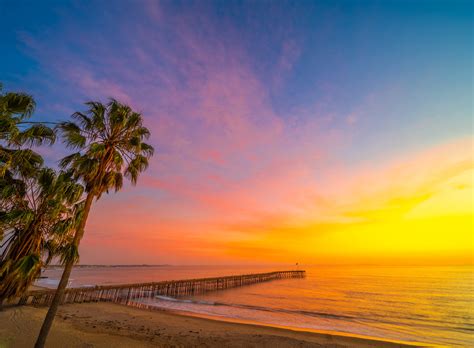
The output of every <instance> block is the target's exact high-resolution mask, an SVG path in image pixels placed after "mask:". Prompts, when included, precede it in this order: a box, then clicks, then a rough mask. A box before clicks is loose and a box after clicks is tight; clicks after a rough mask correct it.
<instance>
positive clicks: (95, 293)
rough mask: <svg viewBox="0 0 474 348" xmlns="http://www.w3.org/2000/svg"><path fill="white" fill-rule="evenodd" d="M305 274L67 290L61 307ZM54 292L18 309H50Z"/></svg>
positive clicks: (30, 296) (28, 299) (25, 299)
mask: <svg viewBox="0 0 474 348" xmlns="http://www.w3.org/2000/svg"><path fill="white" fill-rule="evenodd" d="M305 275H306V272H305V271H278V272H269V273H257V274H244V275H235V276H225V277H215V278H201V279H185V280H169V281H161V282H154V283H137V284H124V285H104V286H95V287H80V288H69V289H66V291H65V294H64V298H63V301H62V304H65V303H82V302H115V303H121V304H128V305H136V306H140V304H139V303H138V302H136V301H134V300H138V299H144V298H154V297H155V296H169V297H181V296H190V295H194V294H202V293H204V292H208V291H216V290H223V289H229V288H235V287H240V286H244V285H250V284H256V283H262V282H267V281H270V280H275V279H286V278H304V277H305ZM54 292H55V290H54V289H51V290H34V291H29V292H27V293H26V294H25V295H23V296H22V297H21V298H19V300H18V302H17V304H18V305H33V306H48V305H50V303H51V301H52V299H53V296H54Z"/></svg>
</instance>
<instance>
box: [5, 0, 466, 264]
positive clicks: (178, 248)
mask: <svg viewBox="0 0 474 348" xmlns="http://www.w3.org/2000/svg"><path fill="white" fill-rule="evenodd" d="M0 42H1V48H2V49H1V54H0V81H1V82H2V83H3V86H4V90H7V91H24V92H27V93H30V94H32V95H33V96H34V97H35V99H36V101H37V109H36V113H35V116H34V118H35V119H36V120H43V121H60V120H66V119H68V118H69V117H70V115H71V114H72V113H73V112H74V111H84V110H85V107H84V102H86V101H89V100H98V101H106V100H107V98H109V97H114V98H116V99H118V100H120V101H122V102H124V103H127V104H129V105H130V106H132V107H133V108H134V110H137V111H139V112H141V113H142V114H143V116H144V121H145V125H146V126H147V127H148V128H149V129H150V130H151V133H152V136H151V139H150V142H151V143H152V145H153V146H154V147H155V150H156V152H155V155H154V157H153V158H152V160H151V163H150V167H149V169H148V170H147V171H146V172H145V173H144V174H142V176H141V177H140V179H139V183H138V185H137V186H135V187H132V186H130V185H126V186H125V188H124V189H123V190H122V191H120V192H119V193H117V194H109V195H106V196H103V197H102V198H101V199H100V200H99V201H97V202H96V203H95V205H94V206H93V211H92V213H91V215H90V218H89V221H88V223H87V226H86V233H85V237H84V239H83V241H82V242H81V248H80V254H81V263H83V264H125V263H130V264H142V263H148V264H162V263H166V264H257V263H258V264H262V263H266V264H268V263H278V264H293V263H295V262H299V263H300V264H427V265H431V264H450V265H451V264H472V263H474V242H473V234H472V230H473V211H474V209H473V208H474V207H473V195H474V192H473V185H474V151H473V150H474V135H473V112H472V111H473V110H472V100H473V97H474V94H473V85H472V76H473V75H472V73H473V71H472V64H473V53H472V47H473V7H472V3H471V2H470V1H416V0H414V1H402V0H400V1H388V0H386V1H309V0H307V1H263V0H260V1H230V0H228V1H204V0H203V1H154V0H150V1H145V0H134V1H124V0H116V1H113V2H109V1H105V0H104V1H52V0H46V1H42V2H37V1H21V0H20V1H19V0H15V1H12V0H0ZM68 151H69V150H67V149H65V148H64V146H63V145H62V144H61V143H60V142H58V143H57V144H55V145H54V146H53V147H50V148H42V149H41V153H42V154H43V155H44V156H45V158H46V161H47V163H48V164H49V165H51V166H55V165H57V162H58V160H59V159H60V158H61V157H62V156H65V155H66V154H67V153H68Z"/></svg>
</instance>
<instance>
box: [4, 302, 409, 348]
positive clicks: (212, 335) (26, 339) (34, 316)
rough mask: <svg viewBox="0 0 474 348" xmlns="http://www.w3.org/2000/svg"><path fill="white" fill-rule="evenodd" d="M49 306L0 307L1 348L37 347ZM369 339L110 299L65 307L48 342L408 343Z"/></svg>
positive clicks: (142, 344)
mask: <svg viewBox="0 0 474 348" xmlns="http://www.w3.org/2000/svg"><path fill="white" fill-rule="evenodd" d="M45 314H46V309H45V308H33V307H12V308H6V309H5V310H4V311H2V312H0V323H1V324H0V348H4V347H12V348H22V347H32V346H33V344H34V341H35V338H36V335H37V333H38V331H39V328H40V325H41V323H42V320H43V318H44V316H45ZM405 346H406V345H402V344H398V343H393V342H384V341H378V340H375V339H365V338H360V337H350V336H341V335H333V334H328V333H315V332H304V331H293V330H289V329H284V328H274V327H268V326H259V325H251V324H241V323H232V322H224V321H218V320H212V319H206V318H198V317H192V316H186V315H182V314H177V313H172V312H165V311H149V310H142V309H136V308H131V307H126V306H122V305H117V304H109V303H83V304H72V305H64V306H61V307H60V309H59V312H58V316H57V317H56V320H55V322H54V325H53V328H52V330H51V333H50V336H49V338H48V342H47V344H46V347H51V348H56V347H58V348H60V347H61V348H62V347H68V348H69V347H71V348H72V347H84V348H85V347H113V348H119V347H134V348H135V347H137V348H139V347H219V348H222V347H271V348H279V347H334V348H335V347H405Z"/></svg>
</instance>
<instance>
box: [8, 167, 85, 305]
mask: <svg viewBox="0 0 474 348" xmlns="http://www.w3.org/2000/svg"><path fill="white" fill-rule="evenodd" d="M83 191H84V189H83V187H82V185H80V184H78V183H76V182H75V181H74V180H72V177H71V174H70V173H65V172H61V173H59V174H57V173H56V172H55V171H54V170H52V169H50V168H41V169H39V170H38V171H37V172H35V173H34V174H33V175H29V176H28V177H25V176H22V175H19V176H18V178H15V177H11V176H10V173H8V175H6V176H4V177H3V178H0V199H1V201H2V202H3V208H4V209H2V211H1V214H0V225H1V228H2V229H3V230H4V231H6V232H5V241H4V243H3V244H2V249H3V251H2V253H1V254H0V304H1V303H2V302H3V301H4V300H7V299H10V298H13V297H16V296H19V295H21V294H22V293H24V292H26V290H27V289H28V287H29V286H30V285H31V284H32V283H33V282H34V280H35V279H36V278H37V277H38V276H39V275H40V272H41V269H42V268H43V267H45V266H46V265H47V264H49V263H50V262H51V260H52V259H53V257H55V256H59V257H60V258H61V259H62V261H63V262H65V261H66V260H67V259H68V258H69V257H74V255H72V254H71V252H70V249H69V246H70V244H71V243H70V242H71V240H72V235H71V234H72V232H73V231H74V230H75V227H76V226H77V222H78V220H79V219H80V216H81V206H82V204H81V203H80V202H79V200H80V198H81V196H82V193H83Z"/></svg>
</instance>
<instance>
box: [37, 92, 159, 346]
mask: <svg viewBox="0 0 474 348" xmlns="http://www.w3.org/2000/svg"><path fill="white" fill-rule="evenodd" d="M86 105H87V106H88V110H87V112H85V113H81V112H76V113H74V114H73V115H72V117H73V118H74V120H75V121H76V122H64V123H62V124H60V126H59V128H60V130H61V132H62V136H63V139H64V142H65V143H66V145H67V146H68V147H70V148H73V149H77V150H78V152H76V153H73V154H71V155H70V156H67V157H65V158H63V159H62V161H61V163H60V164H61V166H62V167H63V168H64V169H67V170H70V171H71V173H72V174H73V176H74V178H76V179H79V180H81V181H82V182H83V183H84V186H85V189H86V194H87V195H86V199H85V202H84V211H83V215H82V218H81V221H80V222H79V225H78V228H77V230H76V232H75V235H74V238H73V242H72V243H73V248H75V253H76V254H77V249H78V247H79V242H80V240H81V238H82V236H83V234H84V227H85V225H86V222H87V217H88V216H89V212H90V209H91V206H92V203H93V200H94V199H99V198H100V197H101V195H102V194H103V193H104V192H108V191H109V190H111V189H113V190H115V191H119V190H120V189H121V188H122V185H123V177H125V178H127V179H129V180H130V181H131V183H132V184H136V182H137V179H138V176H139V174H140V173H141V172H142V171H144V170H145V169H146V168H147V167H148V159H149V158H150V157H151V156H152V155H153V147H152V146H150V145H148V144H146V143H144V140H146V139H148V138H149V136H150V132H149V130H148V129H147V128H145V127H144V126H143V120H142V115H141V114H139V113H137V112H134V111H133V110H132V109H131V108H130V107H129V106H127V105H124V104H121V103H119V102H118V101H116V100H114V99H111V100H110V101H109V102H108V103H107V104H105V105H104V104H102V103H100V102H89V103H86ZM73 265H74V262H73V260H72V259H71V260H69V261H68V262H66V264H65V268H64V271H63V274H62V277H61V280H60V282H59V286H58V289H57V290H56V293H55V296H54V298H53V301H52V303H51V306H50V308H49V310H48V313H47V315H46V318H45V320H44V322H43V325H42V327H41V331H40V333H39V336H38V339H37V341H36V344H35V347H44V344H45V342H46V338H47V335H48V333H49V330H50V328H51V325H52V323H53V320H54V316H55V314H56V312H57V309H58V306H59V304H60V303H61V301H62V298H63V295H64V290H65V289H66V286H67V283H68V280H69V275H70V274H71V270H72V267H73Z"/></svg>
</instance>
